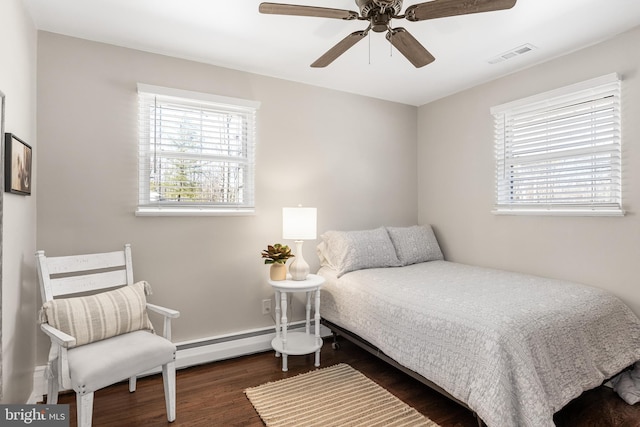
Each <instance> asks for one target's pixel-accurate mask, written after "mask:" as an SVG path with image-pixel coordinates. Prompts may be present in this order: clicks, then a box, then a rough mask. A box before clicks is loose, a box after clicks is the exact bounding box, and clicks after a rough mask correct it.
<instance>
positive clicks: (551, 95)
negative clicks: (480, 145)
mask: <svg viewBox="0 0 640 427" xmlns="http://www.w3.org/2000/svg"><path fill="white" fill-rule="evenodd" d="M491 114H492V115H493V117H494V125H495V159H496V188H495V194H496V195H495V210H494V213H511V214H517V213H530V214H576V215H622V214H623V213H624V212H623V211H622V200H621V132H620V127H621V125H620V80H619V78H618V76H617V75H616V74H610V75H607V76H603V77H600V78H596V79H592V80H589V81H586V82H582V83H578V84H575V85H572V86H569V87H565V88H562V89H558V90H555V91H551V92H547V93H544V94H541V95H537V96H533V97H529V98H526V99H522V100H519V101H514V102H511V103H508V104H504V105H500V106H497V107H494V108H492V109H491Z"/></svg>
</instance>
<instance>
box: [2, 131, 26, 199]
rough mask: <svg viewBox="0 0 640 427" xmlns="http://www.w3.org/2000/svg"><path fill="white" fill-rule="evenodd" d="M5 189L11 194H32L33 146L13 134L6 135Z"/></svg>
mask: <svg viewBox="0 0 640 427" xmlns="http://www.w3.org/2000/svg"><path fill="white" fill-rule="evenodd" d="M4 147H5V157H4V159H5V165H4V189H5V191H7V192H9V193H16V194H23V195H25V196H28V195H30V194H31V146H30V145H29V144H27V143H26V142H24V141H23V140H21V139H20V138H18V137H17V136H15V135H14V134H12V133H8V132H7V133H5V134H4Z"/></svg>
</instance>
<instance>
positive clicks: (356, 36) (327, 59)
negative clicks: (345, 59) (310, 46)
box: [311, 31, 367, 68]
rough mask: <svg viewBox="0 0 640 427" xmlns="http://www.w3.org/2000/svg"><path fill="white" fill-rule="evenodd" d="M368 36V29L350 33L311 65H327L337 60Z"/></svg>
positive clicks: (314, 66)
mask: <svg viewBox="0 0 640 427" xmlns="http://www.w3.org/2000/svg"><path fill="white" fill-rule="evenodd" d="M366 36H367V31H356V32H355V33H351V34H349V35H348V36H347V37H345V38H343V39H342V40H341V41H339V42H338V44H336V45H335V46H334V47H332V48H331V49H329V50H328V51H327V52H326V53H325V54H324V55H322V56H321V57H320V58H318V59H316V61H315V62H314V63H313V64H311V66H312V67H313V68H322V67H326V66H327V65H329V64H331V63H332V62H333V61H335V60H336V59H337V58H338V57H339V56H340V55H342V54H343V53H345V52H346V51H347V50H348V49H349V48H350V47H352V46H353V45H354V44H356V43H358V42H359V41H360V40H362V39H363V38H365V37H366Z"/></svg>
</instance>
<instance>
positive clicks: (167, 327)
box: [147, 303, 180, 341]
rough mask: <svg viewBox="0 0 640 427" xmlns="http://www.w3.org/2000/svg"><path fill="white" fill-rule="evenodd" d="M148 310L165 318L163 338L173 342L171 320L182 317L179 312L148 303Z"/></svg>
mask: <svg viewBox="0 0 640 427" xmlns="http://www.w3.org/2000/svg"><path fill="white" fill-rule="evenodd" d="M147 309H148V310H149V311H154V312H156V313H159V314H161V315H162V316H164V325H163V332H162V336H163V337H165V338H166V339H168V340H169V341H171V319H175V318H177V317H180V312H179V311H178V310H172V309H170V308H166V307H162V306H159V305H155V304H150V303H147Z"/></svg>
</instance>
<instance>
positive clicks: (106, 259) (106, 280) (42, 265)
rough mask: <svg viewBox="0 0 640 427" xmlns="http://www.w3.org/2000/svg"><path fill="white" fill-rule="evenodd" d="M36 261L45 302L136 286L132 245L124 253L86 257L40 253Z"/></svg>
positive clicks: (127, 245)
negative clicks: (134, 283)
mask: <svg viewBox="0 0 640 427" xmlns="http://www.w3.org/2000/svg"><path fill="white" fill-rule="evenodd" d="M36 260H37V262H36V265H37V269H38V275H39V279H40V284H41V292H42V301H43V302H46V301H51V300H52V299H53V298H54V297H57V296H62V295H65V296H68V295H73V294H77V293H86V292H95V291H99V290H102V289H107V288H114V287H118V286H124V285H132V284H133V264H132V259H131V245H129V244H126V245H125V246H124V250H122V251H117V252H106V253H97V254H86V255H73V256H59V257H47V256H46V255H45V254H44V251H38V252H36Z"/></svg>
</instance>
